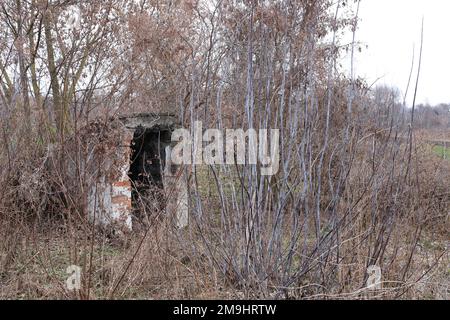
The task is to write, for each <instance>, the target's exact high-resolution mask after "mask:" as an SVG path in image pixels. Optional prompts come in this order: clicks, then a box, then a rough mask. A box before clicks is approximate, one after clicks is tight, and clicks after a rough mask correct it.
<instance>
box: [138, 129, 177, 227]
mask: <svg viewBox="0 0 450 320" xmlns="http://www.w3.org/2000/svg"><path fill="white" fill-rule="evenodd" d="M170 139H171V132H170V131H169V130H154V129H146V128H142V127H140V128H137V129H136V130H135V132H134V136H133V142H132V145H131V149H132V152H131V165H130V172H129V177H130V180H131V182H132V186H133V188H132V193H131V201H132V206H133V211H134V215H135V217H136V218H139V219H142V218H146V217H149V216H152V215H154V214H159V213H161V212H162V210H163V209H164V207H165V197H164V190H163V188H164V186H163V175H164V168H165V159H166V147H167V146H169V145H170Z"/></svg>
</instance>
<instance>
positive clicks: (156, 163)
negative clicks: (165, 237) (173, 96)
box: [87, 114, 188, 231]
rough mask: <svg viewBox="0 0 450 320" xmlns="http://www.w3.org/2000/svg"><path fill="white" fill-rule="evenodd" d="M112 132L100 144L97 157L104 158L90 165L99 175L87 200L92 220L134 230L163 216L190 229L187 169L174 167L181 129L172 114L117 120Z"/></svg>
mask: <svg viewBox="0 0 450 320" xmlns="http://www.w3.org/2000/svg"><path fill="white" fill-rule="evenodd" d="M111 127H112V128H113V129H108V132H109V131H111V132H114V134H112V137H111V136H108V139H107V141H108V143H105V142H98V143H97V144H98V145H100V146H101V155H102V156H101V157H97V158H101V159H100V160H99V159H97V160H96V161H91V160H87V162H90V164H87V166H89V167H91V168H92V169H93V170H90V171H91V172H95V175H96V181H95V183H93V184H91V185H90V188H89V191H88V195H87V210H88V216H89V218H90V220H91V221H93V222H94V223H95V224H97V225H102V226H113V227H114V228H116V229H119V230H124V231H129V230H132V228H133V221H134V219H139V218H142V216H149V215H151V214H153V213H154V212H158V214H161V212H162V213H163V214H164V216H167V217H171V218H172V219H173V221H174V223H175V224H176V226H177V227H179V228H182V227H184V226H186V225H187V222H188V203H187V201H188V194H187V192H188V191H187V182H186V179H185V175H184V170H183V168H181V167H177V166H174V165H172V164H171V163H170V150H171V133H172V131H173V130H174V129H176V128H177V127H179V124H178V123H177V119H176V118H175V117H174V116H172V115H167V114H136V115H131V116H123V117H120V118H119V120H114V123H113V124H112V125H111ZM99 135H100V136H101V134H99ZM103 135H105V134H103ZM108 135H111V134H108ZM88 148H89V147H88ZM92 154H100V153H99V152H97V151H96V152H92ZM92 158H95V156H93V157H92ZM87 159H90V158H89V157H87ZM95 166H97V168H93V167H95Z"/></svg>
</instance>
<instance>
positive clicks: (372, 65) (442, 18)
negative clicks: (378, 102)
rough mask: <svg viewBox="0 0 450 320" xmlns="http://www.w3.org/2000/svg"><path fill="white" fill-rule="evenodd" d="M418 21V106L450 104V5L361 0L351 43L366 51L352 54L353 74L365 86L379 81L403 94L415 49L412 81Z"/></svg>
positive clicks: (445, 0) (446, 1) (430, 0)
mask: <svg viewBox="0 0 450 320" xmlns="http://www.w3.org/2000/svg"><path fill="white" fill-rule="evenodd" d="M422 16H424V18H425V36H424V51H423V60H422V71H421V78H420V83H419V91H418V97H417V99H418V103H421V102H429V103H430V104H437V103H441V102H445V103H450V0H362V1H361V7H360V19H361V21H360V25H359V29H358V31H357V34H356V38H357V40H359V41H361V42H363V43H365V44H367V45H368V46H369V47H368V49H364V50H363V51H362V53H358V54H357V55H356V60H355V61H356V65H355V72H356V75H359V76H362V77H364V78H366V79H367V82H368V83H371V82H373V81H375V80H376V79H377V78H379V77H383V78H382V79H381V80H379V82H378V83H379V84H390V85H394V86H396V87H398V88H399V89H400V90H401V91H402V92H403V91H404V90H405V89H406V85H407V82H408V76H409V71H410V68H411V59H412V50H413V44H415V48H416V54H415V56H416V63H415V69H414V70H415V72H414V75H413V77H414V82H415V75H416V71H417V64H418V57H419V48H420V28H421V21H422ZM412 93H413V90H410V94H409V95H408V96H409V99H408V102H409V103H410V102H411V101H412Z"/></svg>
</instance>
